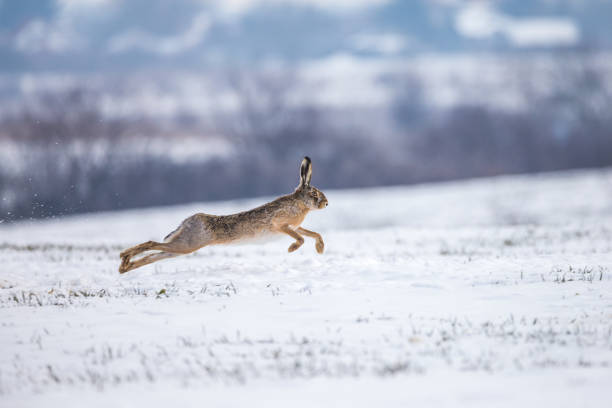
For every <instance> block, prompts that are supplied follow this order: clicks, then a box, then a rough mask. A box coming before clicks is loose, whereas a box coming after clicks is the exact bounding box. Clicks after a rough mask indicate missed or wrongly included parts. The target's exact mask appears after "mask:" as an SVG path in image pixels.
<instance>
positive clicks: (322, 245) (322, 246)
mask: <svg viewBox="0 0 612 408" xmlns="http://www.w3.org/2000/svg"><path fill="white" fill-rule="evenodd" d="M315 247H316V248H317V252H318V253H320V254H322V253H323V251H325V243H324V242H323V240H322V239H318V240H317V243H316V244H315Z"/></svg>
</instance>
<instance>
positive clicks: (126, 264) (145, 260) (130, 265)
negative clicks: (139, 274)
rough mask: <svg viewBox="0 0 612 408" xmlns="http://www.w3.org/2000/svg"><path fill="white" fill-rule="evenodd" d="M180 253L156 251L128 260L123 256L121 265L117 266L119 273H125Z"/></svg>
mask: <svg viewBox="0 0 612 408" xmlns="http://www.w3.org/2000/svg"><path fill="white" fill-rule="evenodd" d="M179 255H181V254H176V253H175V254H173V253H171V252H158V253H156V254H151V255H147V256H145V257H142V258H140V259H137V260H135V261H134V262H130V261H129V259H127V258H124V260H123V262H122V263H121V266H120V267H119V273H126V272H128V271H131V270H132V269H136V268H140V267H141V266H144V265H148V264H150V263H153V262H157V261H161V260H162V259H167V258H173V257H175V256H179Z"/></svg>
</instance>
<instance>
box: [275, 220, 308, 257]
mask: <svg viewBox="0 0 612 408" xmlns="http://www.w3.org/2000/svg"><path fill="white" fill-rule="evenodd" d="M279 230H280V231H282V232H284V233H285V234H287V235H289V236H290V237H292V238H295V242H294V243H293V244H291V245H289V249H287V251H288V252H293V251H295V250H296V249H298V248H299V247H301V246H302V244H303V243H304V238H303V237H302V236H301V235H300V234H298V233H297V232H295V231H294V230H292V229H291V227H289V225H283V226H282V227H280V228H279Z"/></svg>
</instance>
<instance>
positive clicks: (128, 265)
mask: <svg viewBox="0 0 612 408" xmlns="http://www.w3.org/2000/svg"><path fill="white" fill-rule="evenodd" d="M311 176H312V164H311V161H310V158H308V157H304V159H303V160H302V165H301V168H300V184H299V185H298V187H297V188H296V189H295V191H294V192H293V193H291V194H288V195H284V196H282V197H279V198H277V199H276V200H274V201H272V202H269V203H267V204H264V205H262V206H260V207H257V208H254V209H252V210H249V211H244V212H241V213H238V214H232V215H210V214H202V213H198V214H194V215H192V216H191V217H189V218H187V219H186V220H184V221H183V222H182V223H181V225H180V226H179V227H178V228H177V229H176V230H174V231H173V232H171V233H170V234H168V235H167V236H166V237H165V238H164V242H163V243H161V242H155V241H147V242H144V243H142V244H140V245H136V246H134V247H132V248H128V249H126V250H125V251H123V252H121V254H120V255H119V256H120V257H121V265H120V266H119V273H125V272H128V271H130V270H132V269H135V268H139V267H141V266H143V265H147V264H150V263H152V262H157V261H160V260H162V259H166V258H172V257H175V256H179V255H182V254H188V253H191V252H194V251H197V250H198V249H200V248H202V247H205V246H207V245H216V244H228V243H231V242H235V241H239V240H242V239H249V238H255V237H258V236H262V235H266V234H271V233H272V234H274V233H284V234H287V235H289V236H290V237H292V238H293V239H295V242H294V243H292V244H291V245H290V246H289V252H293V251H295V250H296V249H298V248H299V247H300V246H302V244H303V243H304V238H303V237H302V236H303V235H305V236H307V237H311V238H314V239H315V240H316V243H315V247H316V250H317V252H318V253H320V254H322V253H323V250H324V248H325V244H324V243H323V238H322V237H321V235H319V234H318V233H316V232H313V231H309V230H307V229H305V228H302V227H300V224H302V221H304V218H305V217H306V214H308V212H309V211H311V210H319V209H323V208H325V207H327V198H326V197H325V194H323V193H322V192H321V191H320V190H318V189H316V188H315V187H312V186H311V185H310V178H311ZM152 250H155V251H159V252H156V253H154V254H150V255H147V256H144V257H142V258H139V259H136V260H134V261H132V260H131V259H132V258H133V257H134V256H136V255H138V254H140V253H142V252H145V251H152Z"/></svg>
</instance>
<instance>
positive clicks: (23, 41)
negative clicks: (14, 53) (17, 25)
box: [14, 19, 85, 54]
mask: <svg viewBox="0 0 612 408" xmlns="http://www.w3.org/2000/svg"><path fill="white" fill-rule="evenodd" d="M84 46H85V41H84V40H82V39H80V38H79V36H78V35H76V33H75V32H74V31H73V30H72V27H71V26H70V25H66V24H63V23H62V22H46V21H43V20H39V19H36V20H32V21H30V22H29V23H27V24H26V25H25V26H24V27H23V28H22V29H21V30H19V32H18V33H17V35H16V36H15V40H14V47H15V49H17V50H18V51H21V52H23V53H26V54H35V53H39V52H49V53H55V54H62V53H66V52H69V51H75V50H79V49H82V48H83V47H84Z"/></svg>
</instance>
